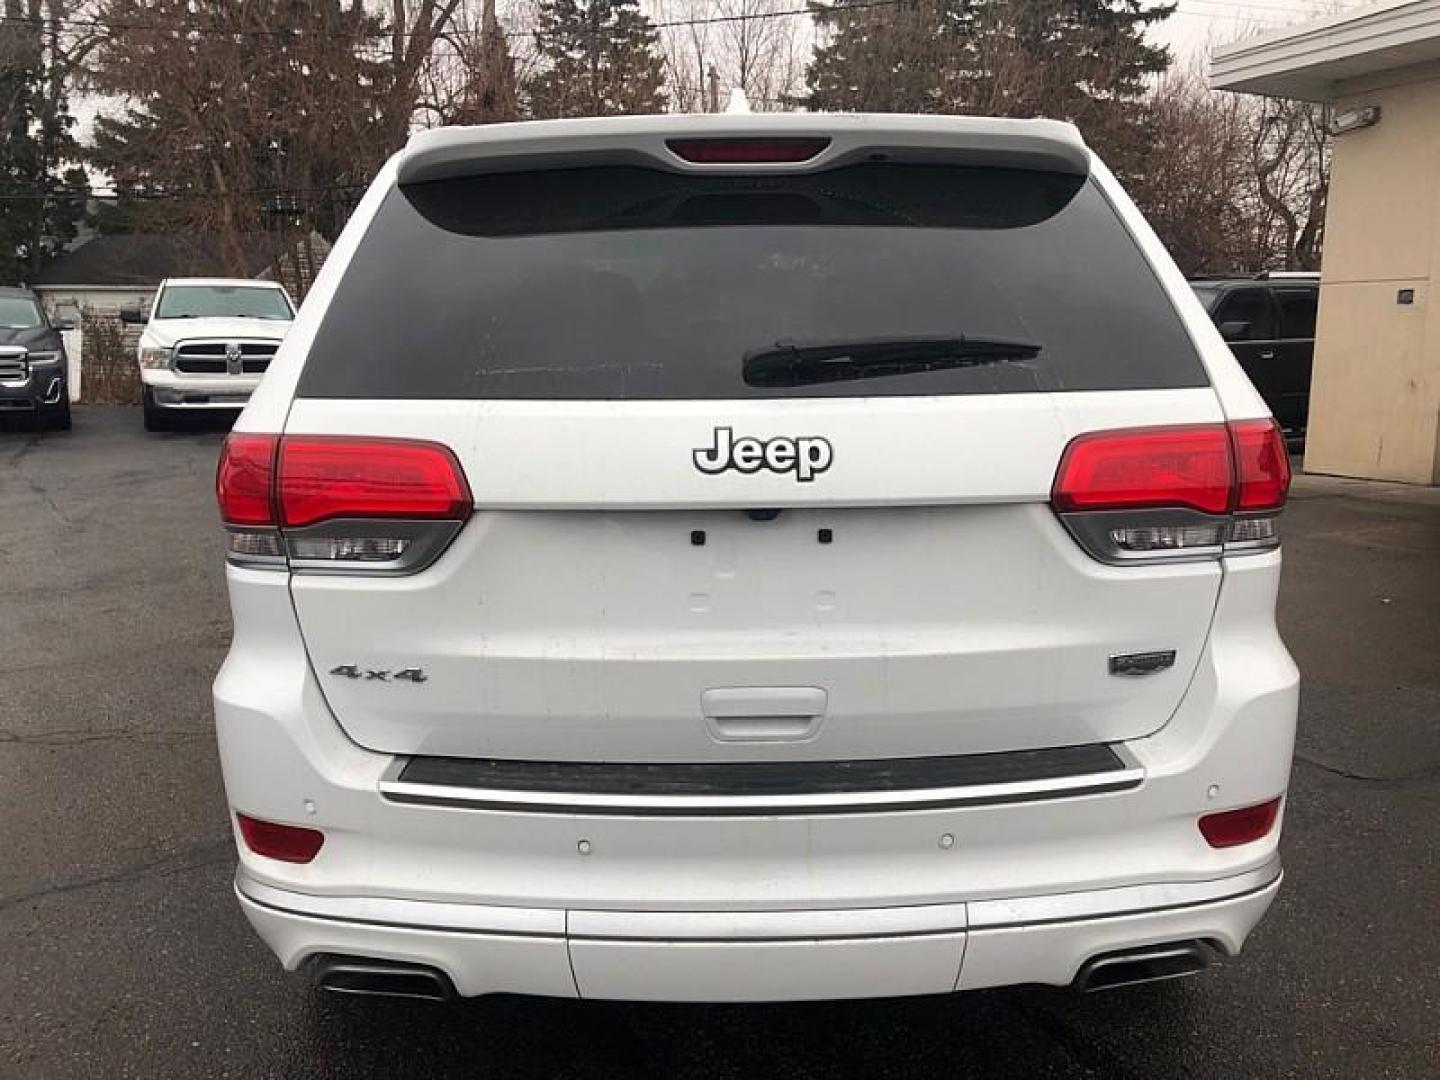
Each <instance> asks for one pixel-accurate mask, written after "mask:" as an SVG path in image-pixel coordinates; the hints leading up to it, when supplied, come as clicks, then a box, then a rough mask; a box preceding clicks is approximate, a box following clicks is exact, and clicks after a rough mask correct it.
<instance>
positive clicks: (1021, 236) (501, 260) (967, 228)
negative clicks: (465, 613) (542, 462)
mask: <svg viewBox="0 0 1440 1080" xmlns="http://www.w3.org/2000/svg"><path fill="white" fill-rule="evenodd" d="M915 339H923V340H924V341H926V342H927V344H926V345H925V346H924V348H922V349H921V350H919V353H920V355H921V356H922V357H934V356H936V355H937V354H938V353H944V352H947V351H950V352H954V353H963V355H964V357H965V359H963V361H957V360H955V359H954V358H953V356H952V357H950V358H949V359H948V360H946V359H944V358H942V359H941V360H939V361H935V360H933V359H921V360H920V361H915V360H910V361H906V362H901V363H890V362H889V361H888V360H887V359H886V356H885V355H882V354H883V353H884V343H886V342H890V341H895V342H900V343H903V342H906V341H912V342H913V341H914V340H915ZM937 341H938V342H941V343H944V342H951V343H955V342H959V343H960V345H959V346H957V347H956V348H955V349H952V350H947V348H945V347H943V346H941V347H937V346H936V345H935V342H937ZM847 342H857V343H869V345H868V346H867V349H868V351H867V352H865V354H864V356H865V358H866V359H864V362H863V363H856V362H854V358H853V357H850V356H847V355H846V352H845V349H844V348H843V346H844V343H847ZM996 342H998V343H1000V344H999V345H998V346H996V345H994V344H993V343H996ZM877 343H878V345H877ZM1007 343H1011V344H1014V345H1016V346H1023V347H1016V348H1011V347H1010V345H1009V344H1007ZM987 348H988V351H989V352H990V353H993V354H995V355H992V356H988V357H986V356H985V353H986V351H987ZM789 349H796V350H804V351H803V352H797V353H796V354H795V355H797V356H803V357H804V360H803V364H801V365H800V366H797V367H796V368H795V369H794V370H795V371H800V373H801V376H802V377H794V378H792V377H790V375H791V374H793V372H792V371H791V370H790V369H786V371H785V372H784V373H783V375H782V377H776V376H775V374H774V371H775V370H776V369H775V367H774V364H773V363H771V366H770V368H769V370H770V372H771V374H770V376H769V377H765V378H747V374H746V372H747V365H746V358H747V357H751V356H754V355H756V354H757V353H761V354H764V353H767V352H768V353H770V354H772V355H771V356H770V357H768V358H767V359H766V360H764V361H762V362H770V361H772V360H773V354H775V352H776V351H777V350H789ZM856 355H857V356H858V355H859V354H858V353H857V354H856ZM877 357H878V358H879V361H883V362H877V361H876V358H877ZM981 357H983V358H981ZM827 364H829V365H830V367H829V369H828V376H826V377H822V376H821V375H817V374H816V373H817V372H825V371H826V368H825V365H827ZM837 365H844V366H845V372H844V374H843V375H840V376H838V377H837V376H836V375H835V372H836V371H837V370H838V367H837ZM751 372H752V374H753V372H754V369H753V368H752V369H751ZM1205 385H1207V380H1206V377H1205V372H1204V369H1203V367H1202V366H1201V363H1200V360H1199V358H1198V356H1197V355H1196V353H1195V350H1194V347H1193V346H1192V345H1191V343H1190V341H1189V339H1188V338H1187V336H1186V334H1185V332H1184V330H1183V329H1182V327H1181V325H1180V322H1179V319H1178V317H1177V316H1176V314H1175V311H1174V309H1173V308H1172V306H1171V304H1170V302H1169V300H1168V298H1167V297H1166V296H1165V294H1164V293H1163V292H1162V290H1161V288H1160V286H1159V284H1158V283H1157V281H1156V280H1155V278H1154V275H1153V274H1152V272H1151V270H1150V268H1149V266H1148V265H1147V264H1146V262H1145V261H1144V259H1143V258H1142V257H1141V255H1140V254H1139V251H1138V250H1137V248H1136V247H1135V244H1134V242H1133V241H1132V240H1131V238H1130V236H1129V235H1128V233H1127V232H1126V231H1125V229H1124V228H1123V227H1122V225H1121V224H1120V222H1119V220H1118V218H1117V217H1116V215H1115V212H1114V210H1113V209H1112V208H1111V206H1110V204H1109V203H1108V202H1107V201H1106V199H1105V197H1104V196H1103V195H1102V194H1101V193H1100V191H1099V190H1098V189H1097V188H1096V187H1095V185H1094V184H1093V183H1090V182H1087V181H1086V180H1085V179H1083V178H1080V177H1075V176H1067V175H1062V174H1056V173H1046V172H1031V171H1022V170H1011V169H987V168H974V167H955V166H937V165H905V164H864V165H857V166H849V167H845V168H841V169H835V170H831V171H828V172H822V173H814V174H802V175H791V176H765V177H756V176H694V175H677V174H672V173H666V172H661V171H658V170H652V169H645V168H635V167H603V168H585V169H568V170H551V171H545V172H531V173H506V174H494V175H486V176H475V177H463V178H458V179H448V180H438V181H430V182H427V183H422V184H414V185H409V186H406V187H404V188H400V189H397V190H394V191H392V192H390V194H389V195H388V196H387V197H386V199H385V201H384V203H383V204H382V206H381V207H380V209H379V212H378V214H377V216H376V218H375V220H374V221H373V222H372V224H371V226H370V229H369V231H368V232H367V234H366V236H365V238H364V240H363V241H362V242H361V244H360V246H359V249H358V250H357V252H356V254H355V257H354V260H353V262H352V263H351V265H350V266H349V268H348V269H347V271H346V274H345V277H344V279H343V281H342V282H341V284H340V286H339V289H338V291H337V293H336V295H335V297H334V299H333V301H332V303H331V304H330V306H329V309H328V311H327V313H326V316H325V319H324V322H323V324H322V326H321V328H320V331H319V333H318V335H317V337H316V339H315V342H314V344H313V345H312V347H311V350H310V355H309V359H308V360H307V362H306V364H305V369H304V374H303V375H302V377H301V381H300V386H299V393H300V394H301V395H302V396H305V397H325V398H499V399H537V398H543V399H608V400H614V399H675V398H771V397H860V396H873V395H922V394H983V393H1023V392H1027V391H1065V390H1127V389H1135V388H1150V387H1155V388H1160V387H1165V388H1171V387H1191V386H1205Z"/></svg>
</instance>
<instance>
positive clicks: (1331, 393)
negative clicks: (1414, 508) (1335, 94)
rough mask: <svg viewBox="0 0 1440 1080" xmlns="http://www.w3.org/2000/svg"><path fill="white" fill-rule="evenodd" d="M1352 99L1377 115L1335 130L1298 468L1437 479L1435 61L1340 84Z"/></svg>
mask: <svg viewBox="0 0 1440 1080" xmlns="http://www.w3.org/2000/svg"><path fill="white" fill-rule="evenodd" d="M1357 105H1379V106H1380V112H1381V115H1380V122H1379V123H1378V124H1376V125H1375V126H1374V127H1370V128H1364V129H1361V130H1358V131H1351V132H1348V133H1346V134H1344V135H1339V136H1337V137H1336V139H1335V153H1334V161H1333V165H1332V172H1331V189H1330V200H1329V210H1328V215H1327V219H1326V224H1325V254H1324V264H1323V266H1322V268H1321V269H1322V273H1321V287H1320V314H1319V324H1318V327H1317V330H1316V335H1315V339H1316V340H1315V370H1314V376H1313V380H1312V384H1311V393H1310V422H1309V434H1308V438H1307V442H1306V449H1305V469H1306V471H1307V472H1319V473H1332V474H1336V475H1341V476H1363V477H1373V478H1378V479H1387V480H1404V481H1409V482H1411V483H1417V484H1436V483H1440V64H1428V65H1422V66H1418V67H1413V68H1408V69H1407V68H1402V69H1398V70H1395V71H1390V72H1386V73H1385V74H1384V75H1377V76H1373V77H1369V78H1366V79H1363V80H1356V81H1354V82H1352V83H1346V84H1342V85H1341V87H1340V95H1339V98H1338V100H1337V103H1336V109H1337V111H1338V110H1343V109H1346V108H1349V107H1352V106H1357ZM1403 289H1412V290H1414V303H1412V304H1409V305H1404V304H1400V303H1398V302H1397V300H1398V294H1399V292H1400V290H1403Z"/></svg>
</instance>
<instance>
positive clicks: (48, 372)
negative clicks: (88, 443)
mask: <svg viewBox="0 0 1440 1080" xmlns="http://www.w3.org/2000/svg"><path fill="white" fill-rule="evenodd" d="M73 325H74V324H72V323H71V322H69V321H68V320H57V321H55V322H51V321H50V320H49V319H47V318H46V317H45V309H44V307H42V306H41V304H40V300H39V299H38V298H37V297H36V295H35V294H34V293H33V292H31V291H30V290H29V289H12V288H0V415H9V414H13V413H26V414H28V415H30V416H31V417H33V418H34V419H35V421H36V422H37V424H38V425H39V426H40V427H49V428H55V429H59V430H68V429H69V427H70V393H69V387H68V386H67V385H66V377H65V366H66V365H65V343H64V342H63V341H62V340H61V338H60V331H62V330H70V329H73Z"/></svg>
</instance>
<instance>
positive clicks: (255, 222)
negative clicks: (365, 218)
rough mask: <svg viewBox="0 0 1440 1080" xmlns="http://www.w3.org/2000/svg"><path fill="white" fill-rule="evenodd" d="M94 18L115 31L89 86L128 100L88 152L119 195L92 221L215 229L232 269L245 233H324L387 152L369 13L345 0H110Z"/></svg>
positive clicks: (382, 71)
mask: <svg viewBox="0 0 1440 1080" xmlns="http://www.w3.org/2000/svg"><path fill="white" fill-rule="evenodd" d="M102 15H103V17H105V18H106V21H107V22H110V23H111V24H112V25H113V26H114V27H115V28H116V29H114V30H113V31H112V32H111V33H110V34H109V35H108V36H107V38H106V41H105V43H104V44H103V45H101V46H100V48H99V49H97V51H96V53H95V56H94V60H93V67H94V80H95V84H96V86H97V88H98V89H100V90H101V91H104V92H106V93H109V94H111V95H114V96H115V97H117V98H120V99H122V100H124V101H125V102H126V105H125V106H124V107H123V111H118V112H115V113H112V114H110V115H103V116H101V117H99V118H98V119H97V120H96V124H95V133H94V139H93V145H92V147H91V151H90V159H91V161H92V163H93V164H94V165H95V166H96V167H97V168H99V169H100V170H102V171H104V172H105V173H106V174H107V175H108V176H109V177H111V179H112V181H113V183H114V186H115V188H116V189H117V191H118V192H119V193H120V196H121V198H120V202H119V205H118V206H117V207H114V208H111V209H109V210H108V211H107V212H106V215H105V216H104V217H103V218H102V219H101V222H100V224H101V227H102V228H109V229H117V230H118V229H126V230H128V229H144V230H149V231H174V232H180V231H184V232H193V233H206V234H211V235H214V236H216V237H218V238H219V242H220V245H221V250H222V252H223V253H224V254H225V255H226V256H227V258H229V261H231V262H233V263H234V264H235V265H234V267H233V269H234V270H235V271H236V272H238V271H239V270H240V268H241V264H242V263H243V262H244V241H243V239H242V238H243V237H244V236H245V235H246V234H253V233H258V232H264V233H273V234H275V236H276V238H277V253H278V252H279V251H280V250H282V249H287V248H288V246H289V244H290V243H291V242H293V241H294V239H295V238H296V237H297V236H298V237H304V236H308V235H309V234H310V231H311V230H315V231H318V232H319V233H321V234H322V235H326V236H332V237H333V236H334V235H335V234H336V232H337V231H338V230H339V228H340V226H341V225H342V224H343V223H344V219H345V217H346V215H347V213H348V210H349V207H350V203H351V201H352V199H353V197H354V195H355V194H356V193H357V192H358V190H359V189H360V188H362V187H363V186H364V184H365V183H367V182H368V180H369V179H370V177H371V176H372V175H373V173H374V170H375V169H376V168H377V167H378V165H379V164H380V162H381V161H383V159H384V156H385V154H386V152H387V150H388V149H389V148H388V147H387V145H386V139H385V134H384V132H383V131H382V129H381V123H380V112H381V110H380V106H379V104H378V102H379V99H380V97H381V96H382V95H383V94H384V93H386V92H387V90H388V86H389V83H388V81H387V70H386V68H385V66H384V64H383V62H381V61H379V60H377V59H374V58H373V57H374V56H375V55H376V53H375V49H374V46H375V45H376V44H377V43H378V42H380V41H381V40H383V34H384V33H385V29H386V28H385V27H384V26H383V24H382V23H381V22H380V21H379V20H378V19H376V18H374V17H372V16H371V15H369V14H367V13H366V11H365V10H364V8H363V6H362V5H359V4H350V3H344V2H343V0H317V2H313V3H311V2H306V0H245V2H244V3H243V4H242V3H238V2H236V0H158V2H141V0H108V3H106V5H105V7H104V8H103V9H102ZM168 27H173V30H171V29H166V28H168ZM287 237H288V239H287Z"/></svg>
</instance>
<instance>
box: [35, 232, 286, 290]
mask: <svg viewBox="0 0 1440 1080" xmlns="http://www.w3.org/2000/svg"><path fill="white" fill-rule="evenodd" d="M282 243H283V241H281V239H280V237H278V236H276V235H274V234H272V233H247V234H245V235H243V236H241V238H240V244H239V246H240V257H241V260H242V265H241V266H240V267H235V266H233V265H232V264H230V263H229V260H227V259H226V258H225V256H224V254H223V248H222V245H221V243H220V239H219V237H217V236H214V235H207V234H199V235H195V234H184V233H117V234H115V235H111V236H96V237H94V238H93V239H91V240H88V241H86V242H85V243H84V244H81V245H80V246H79V247H78V248H76V249H75V250H74V251H69V252H66V253H65V254H64V255H61V256H60V257H59V258H58V259H55V260H54V261H53V262H51V263H50V264H49V265H48V266H46V267H45V269H43V270H41V271H40V273H38V274H36V275H35V279H34V280H33V281H32V282H30V284H32V285H70V286H85V285H112V286H113V285H142V286H143V285H159V284H160V282H161V281H163V280H164V279H165V278H167V277H234V276H235V271H236V270H237V269H238V270H239V271H241V273H242V274H243V276H246V277H258V276H259V275H261V274H263V273H265V271H266V270H268V269H269V268H270V266H271V264H272V263H274V261H275V260H276V258H277V257H278V256H279V255H280V253H281V250H282V249H281V245H282Z"/></svg>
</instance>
